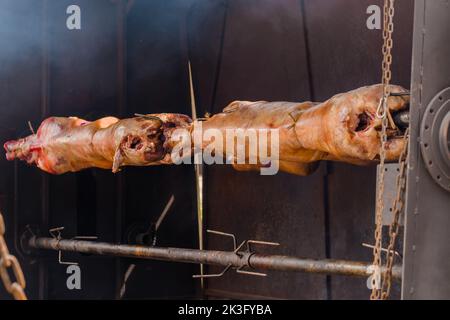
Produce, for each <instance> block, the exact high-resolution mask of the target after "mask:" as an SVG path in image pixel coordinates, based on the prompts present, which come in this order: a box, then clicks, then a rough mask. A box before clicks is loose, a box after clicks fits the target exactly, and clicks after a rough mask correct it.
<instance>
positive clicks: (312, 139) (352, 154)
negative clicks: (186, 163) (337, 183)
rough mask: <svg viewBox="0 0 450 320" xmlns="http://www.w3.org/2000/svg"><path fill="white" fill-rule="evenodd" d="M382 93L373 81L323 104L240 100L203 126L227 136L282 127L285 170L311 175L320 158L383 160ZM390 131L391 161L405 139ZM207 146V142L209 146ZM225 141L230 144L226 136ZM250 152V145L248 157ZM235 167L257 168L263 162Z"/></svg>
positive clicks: (395, 104)
mask: <svg viewBox="0 0 450 320" xmlns="http://www.w3.org/2000/svg"><path fill="white" fill-rule="evenodd" d="M390 91H391V92H392V93H400V92H407V90H405V89H404V88H402V87H399V86H390ZM381 96H382V86H381V85H373V86H368V87H362V88H359V89H356V90H353V91H350V92H346V93H343V94H338V95H336V96H334V97H332V98H331V99H329V100H327V101H325V102H323V103H312V102H303V103H294V102H265V101H261V102H248V101H235V102H232V103H231V104H230V105H229V106H227V107H226V108H225V109H224V110H223V112H222V113H219V114H216V115H214V116H212V117H211V118H209V119H208V120H207V121H204V122H203V123H202V125H203V129H204V130H205V129H209V128H214V129H220V130H221V131H222V132H223V136H224V137H225V131H226V129H237V128H241V129H247V128H263V129H273V128H276V129H279V141H280V143H279V165H280V170H282V171H286V172H289V173H293V174H298V175H306V174H309V173H310V172H311V171H313V170H314V169H315V168H316V164H317V161H319V160H334V161H342V162H349V163H353V164H367V163H370V162H375V161H376V159H378V157H379V153H380V138H379V131H380V129H381V120H380V119H378V118H377V117H376V116H375V113H376V109H377V107H378V104H379V101H380V97H381ZM408 102H409V98H408V96H407V95H406V96H392V97H390V98H389V99H388V107H389V110H390V111H391V112H394V111H399V110H401V109H404V108H406V107H407V105H408ZM194 125H195V124H194ZM388 135H389V139H388V142H387V144H386V159H387V160H388V161H392V160H396V159H398V157H399V155H400V152H401V150H402V147H403V143H404V142H403V140H402V139H399V138H398V135H399V132H396V131H395V130H390V131H388ZM208 144H209V141H205V142H204V147H205V146H206V145H208ZM223 145H224V148H225V146H226V141H225V138H224V141H223ZM222 151H223V150H222ZM249 152H251V150H249V148H248V145H246V155H248V154H249ZM235 154H236V153H235ZM255 156H257V155H255ZM247 159H248V157H247ZM234 167H235V168H236V169H238V170H253V169H259V167H260V165H250V164H244V165H234Z"/></svg>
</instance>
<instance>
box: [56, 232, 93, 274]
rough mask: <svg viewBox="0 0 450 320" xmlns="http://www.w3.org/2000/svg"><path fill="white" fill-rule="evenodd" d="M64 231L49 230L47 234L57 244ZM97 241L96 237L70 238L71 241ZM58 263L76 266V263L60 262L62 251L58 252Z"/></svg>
mask: <svg viewBox="0 0 450 320" xmlns="http://www.w3.org/2000/svg"><path fill="white" fill-rule="evenodd" d="M63 230H64V227H57V228H52V229H49V230H48V232H49V233H50V235H51V236H52V237H53V238H54V239H56V240H58V244H59V241H61V240H62V236H61V232H62V231H63ZM77 239H78V240H81V239H82V240H97V239H98V237H97V236H75V237H73V238H71V240H77ZM58 263H59V264H65V265H78V262H70V261H63V260H62V251H61V250H58Z"/></svg>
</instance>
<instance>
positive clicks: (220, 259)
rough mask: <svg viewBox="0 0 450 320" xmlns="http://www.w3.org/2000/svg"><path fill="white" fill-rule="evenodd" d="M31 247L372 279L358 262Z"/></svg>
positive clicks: (64, 243)
mask: <svg viewBox="0 0 450 320" xmlns="http://www.w3.org/2000/svg"><path fill="white" fill-rule="evenodd" d="M28 244H29V246H30V247H31V248H34V249H47V250H56V251H71V252H79V253H89V254H96V255H106V256H115V257H127V258H139V259H149V260H162V261H174V262H186V263H199V264H200V263H203V264H208V265H217V266H228V265H231V267H232V268H235V269H238V268H250V269H261V270H278V271H296V272H308V273H321V274H334V275H347V276H359V277H369V276H370V275H371V271H370V269H369V267H370V266H371V264H370V263H366V262H357V261H345V260H331V259H324V260H314V259H303V258H297V257H291V256H281V255H263V254H258V253H250V252H245V251H244V252H238V254H236V253H234V252H230V251H216V250H197V249H184V248H161V247H144V246H136V245H124V244H111V243H105V242H95V241H86V240H58V239H54V238H37V237H35V236H32V237H31V238H30V240H29V241H28ZM383 271H384V270H383ZM392 276H393V278H394V279H397V280H399V279H401V266H398V265H396V266H394V267H393V270H392Z"/></svg>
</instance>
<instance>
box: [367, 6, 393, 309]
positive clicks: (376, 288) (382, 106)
mask: <svg viewBox="0 0 450 320" xmlns="http://www.w3.org/2000/svg"><path fill="white" fill-rule="evenodd" d="M394 1H395V0H384V6H383V12H384V14H383V49H382V53H383V64H382V85H383V95H382V97H381V100H380V103H379V105H378V109H377V117H378V118H380V119H381V134H380V165H379V170H378V179H377V180H378V193H377V203H376V208H375V245H374V247H373V265H374V276H373V277H372V293H371V295H370V299H371V300H379V299H381V298H382V290H381V286H380V279H379V278H378V275H380V274H381V272H380V270H381V265H382V262H381V248H382V237H383V234H382V231H383V208H384V203H383V194H384V171H385V169H384V164H385V159H386V142H387V134H386V129H387V126H388V116H387V113H388V112H389V110H388V106H387V99H388V97H389V94H390V92H389V83H390V81H391V63H392V55H391V50H392V45H393V41H392V33H393V31H394V22H393V18H394ZM383 282H384V281H383Z"/></svg>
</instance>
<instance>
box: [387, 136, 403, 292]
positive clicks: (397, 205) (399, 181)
mask: <svg viewBox="0 0 450 320" xmlns="http://www.w3.org/2000/svg"><path fill="white" fill-rule="evenodd" d="M408 140H409V128H408V129H406V131H405V135H404V144H403V149H402V152H401V154H400V158H399V160H398V163H399V173H398V175H397V178H396V190H397V193H396V196H395V199H394V202H393V204H392V209H393V215H394V217H393V220H392V223H391V225H390V226H389V245H388V248H387V258H386V264H385V270H386V271H385V273H384V278H383V283H382V286H381V299H383V300H385V299H387V298H389V294H390V292H391V282H392V266H393V265H394V257H395V241H396V239H397V235H398V231H399V227H400V224H399V220H400V214H401V213H402V211H403V207H404V203H405V199H404V195H405V189H406V167H407V162H406V157H407V152H408Z"/></svg>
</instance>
